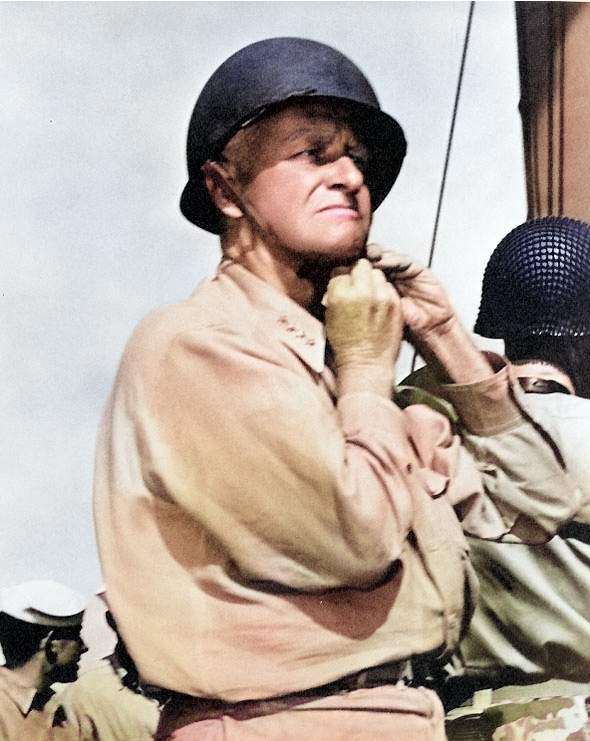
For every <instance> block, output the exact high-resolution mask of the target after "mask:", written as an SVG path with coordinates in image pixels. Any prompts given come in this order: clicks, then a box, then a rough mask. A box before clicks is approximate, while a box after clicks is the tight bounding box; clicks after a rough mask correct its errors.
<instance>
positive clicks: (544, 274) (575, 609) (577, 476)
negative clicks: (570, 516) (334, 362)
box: [449, 216, 590, 719]
mask: <svg viewBox="0 0 590 741" xmlns="http://www.w3.org/2000/svg"><path fill="white" fill-rule="evenodd" d="M589 297H590V225H589V224H586V223H584V222H581V221H578V220H575V219H571V218H568V217H564V216H547V217H543V218H539V219H533V220H530V221H526V222H524V223H523V224H520V225H519V226H517V227H516V228H515V229H513V230H512V231H510V233H509V234H507V235H506V236H505V237H504V239H502V241H501V242H500V243H499V244H498V246H497V248H496V249H495V251H494V252H493V254H492V256H491V257H490V260H489V262H488V264H487V267H486V270H485V274H484V279H483V287H482V294H481V302H480V308H479V314H478V317H477V321H476V324H475V331H476V332H477V333H478V334H479V335H482V336H484V337H489V338H495V339H502V340H504V344H505V352H506V355H507V357H508V358H509V360H510V361H511V364H512V369H513V373H514V375H515V377H516V378H517V379H518V381H519V384H520V385H521V387H522V389H523V390H524V392H525V394H524V395H522V396H520V403H521V404H522V406H523V408H524V409H525V410H526V411H527V412H528V413H529V414H530V415H531V418H532V419H534V420H535V422H537V423H538V424H540V425H541V426H542V427H543V429H544V430H546V431H547V432H548V433H549V434H550V435H551V438H552V440H553V441H554V444H555V445H556V446H557V449H558V450H559V453H560V455H561V456H562V457H563V459H564V462H565V465H566V467H567V469H568V471H569V472H570V474H571V475H572V477H573V479H574V480H575V482H576V484H577V485H578V487H579V488H580V489H582V490H584V491H586V492H587V493H590V455H589V453H588V440H590V400H589V399H588V398H582V397H588V396H590V385H589V379H590V375H589V365H590V354H589V353H590V301H589ZM587 523H588V519H587V518H584V517H583V516H580V517H578V518H576V521H574V522H572V523H569V524H566V525H564V526H563V527H561V528H560V529H559V530H558V532H557V533H556V535H555V536H554V537H553V538H552V539H551V540H549V541H548V542H547V543H545V544H542V545H536V546H534V547H530V546H526V545H522V544H520V545H510V544H507V543H491V542H485V541H482V540H479V539H475V538H470V539H469V540H470V546H471V560H472V563H473V565H474V566H475V568H476V570H477V572H478V576H479V580H480V585H481V593H480V601H479V604H478V607H477V609H476V612H475V615H474V618H473V620H472V622H471V625H470V628H469V631H468V633H467V635H466V637H465V638H464V639H463V641H462V643H461V645H460V651H459V655H458V659H459V661H458V662H457V665H456V666H455V671H458V672H459V674H460V676H457V677H455V678H454V679H453V680H451V682H450V684H449V701H450V702H451V703H452V704H459V703H461V702H462V701H463V700H464V699H465V696H466V695H468V694H470V693H471V692H473V691H474V690H478V689H479V690H481V689H483V688H491V689H494V691H495V693H496V694H495V695H494V699H495V700H497V701H503V702H507V701H509V700H517V699H522V698H523V697H524V696H525V694H524V691H523V688H522V685H527V688H526V697H548V696H561V697H568V696H586V695H587V694H588V682H590V600H589V599H588V584H589V583H590V529H589V527H588V524H587ZM510 687H511V689H510ZM557 707H558V706H554V707H553V709H552V712H556V708H557ZM492 711H493V712H495V713H496V716H497V719H501V708H499V707H495V708H493V709H491V712H492ZM478 712H481V708H479V709H478Z"/></svg>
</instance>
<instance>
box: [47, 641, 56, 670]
mask: <svg viewBox="0 0 590 741" xmlns="http://www.w3.org/2000/svg"><path fill="white" fill-rule="evenodd" d="M44 649H45V658H46V659H47V663H48V664H49V665H50V666H54V665H55V664H57V653H56V651H55V649H54V647H53V640H52V639H51V636H50V637H49V638H48V639H47V641H46V642H45V647H44Z"/></svg>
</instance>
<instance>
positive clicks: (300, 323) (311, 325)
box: [219, 260, 326, 373]
mask: <svg viewBox="0 0 590 741" xmlns="http://www.w3.org/2000/svg"><path fill="white" fill-rule="evenodd" d="M219 270H220V272H223V273H225V274H227V275H228V276H229V277H231V279H232V280H233V281H234V282H235V283H236V284H237V285H238V286H239V287H240V288H241V290H242V291H244V293H245V294H246V295H247V296H248V300H249V301H250V303H251V304H252V306H253V307H254V308H256V309H258V310H261V311H264V312H265V314H267V315H270V316H271V317H274V321H275V323H276V327H277V331H278V334H279V337H280V340H281V342H282V343H283V344H284V345H286V346H287V347H289V348H290V349H291V350H292V351H293V352H294V353H295V354H296V355H297V356H298V357H299V358H301V360H302V361H303V362H304V363H306V365H308V366H309V367H310V368H311V369H312V370H314V371H315V372H316V373H321V372H322V371H323V369H324V363H325V359H324V356H325V351H326V336H325V329H324V325H323V324H322V322H320V321H319V319H316V318H315V317H314V316H312V315H311V314H310V313H309V312H308V311H306V309H304V308H303V307H302V306H299V304H297V303H295V301H293V300H292V299H291V298H289V297H288V296H285V295H284V294H282V293H280V292H279V291H277V290H276V289H275V288H273V287H272V286H271V285H270V284H269V283H265V282H264V281H263V280H262V279H261V278H259V277H258V276H256V275H254V273H251V272H250V271H249V270H247V269H246V268H244V267H243V266H242V265H239V264H238V263H235V262H233V261H231V260H226V261H224V262H222V263H221V265H220V268H219Z"/></svg>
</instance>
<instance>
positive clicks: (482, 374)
mask: <svg viewBox="0 0 590 741" xmlns="http://www.w3.org/2000/svg"><path fill="white" fill-rule="evenodd" d="M416 347H417V349H418V351H419V352H420V355H421V356H422V357H423V358H424V360H425V361H426V362H427V363H428V365H430V366H431V367H432V368H433V370H434V372H435V374H436V376H437V378H438V379H439V381H440V382H441V383H455V384H471V383H476V382H479V381H483V380H485V379H486V378H489V377H490V376H491V375H493V373H494V370H493V368H492V366H491V365H490V363H489V362H488V360H487V358H486V356H485V355H484V354H483V353H481V352H480V351H479V350H478V349H477V348H476V347H475V345H474V344H473V341H472V339H471V337H470V336H469V334H468V333H467V332H466V331H465V329H464V328H463V326H462V325H461V323H460V322H459V320H458V319H457V317H453V319H452V320H451V321H449V322H448V323H447V324H445V325H444V326H443V327H436V328H435V329H433V330H431V331H429V332H427V333H425V334H424V336H423V337H421V338H420V339H417V340H416Z"/></svg>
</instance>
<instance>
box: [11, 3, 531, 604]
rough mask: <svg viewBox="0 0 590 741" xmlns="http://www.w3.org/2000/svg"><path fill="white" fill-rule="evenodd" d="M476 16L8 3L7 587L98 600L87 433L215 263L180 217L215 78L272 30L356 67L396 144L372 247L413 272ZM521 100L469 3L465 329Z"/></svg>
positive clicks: (494, 233)
mask: <svg viewBox="0 0 590 741" xmlns="http://www.w3.org/2000/svg"><path fill="white" fill-rule="evenodd" d="M468 10H469V3H468V2H365V1H363V2H30V3H29V2H6V1H5V2H2V3H0V39H1V42H0V131H1V136H0V162H1V176H0V184H1V185H0V236H1V250H0V379H1V404H0V497H1V502H2V510H1V512H0V586H5V585H9V584H15V583H18V582H20V581H22V580H25V579H32V578H52V579H58V580H60V581H63V582H65V583H67V584H69V585H71V586H73V587H76V588H78V589H80V590H81V591H84V592H86V593H88V594H90V593H92V592H94V591H96V590H97V589H98V588H99V587H100V584H101V577H100V572H99V568H98V562H97V558H96V551H95V545H94V533H93V525H92V511H91V488H92V467H93V453H94V440H95V436H96V430H97V426H98V421H99V416H100V413H101V409H102V407H103V404H104V402H105V399H106V396H107V394H108V391H109V388H110V385H111V382H112V379H113V377H114V374H115V372H116V368H117V364H118V361H119V357H120V355H121V351H122V349H123V346H124V343H125V342H126V340H127V338H128V336H129V334H130V333H131V331H132V329H133V327H134V325H135V324H136V323H137V321H138V320H139V318H140V317H141V316H143V315H144V314H145V313H147V312H148V311H150V310H152V309H153V308H155V307H157V306H159V305H161V304H163V303H168V302H171V301H174V300H175V299H178V298H182V297H185V296H186V295H188V294H189V293H190V292H191V291H192V289H193V288H194V286H195V285H196V284H197V283H198V282H199V281H200V280H201V279H202V278H203V277H204V276H206V275H208V274H210V273H211V272H212V271H213V270H214V269H215V266H216V263H217V259H218V247H217V240H216V238H214V237H213V236H212V235H208V234H206V233H205V232H203V231H201V230H199V229H197V228H196V227H194V226H192V225H191V224H189V222H187V221H186V220H185V219H184V218H183V217H182V216H181V214H180V211H179V209H178V198H179V195H180V192H181V190H182V188H183V186H184V181H185V160H184V147H185V137H186V130H187V126H188V121H189V118H190V114H191V111H192V108H193V105H194V102H195V100H196V97H197V95H198V93H199V91H200V89H201V87H202V86H203V84H204V83H205V81H206V80H207V78H208V77H209V76H210V74H211V73H212V72H213V71H214V69H215V68H216V67H217V66H218V65H219V64H220V63H221V62H222V61H223V60H224V59H225V58H226V57H228V56H229V55H230V54H232V53H233V52H234V51H236V50H237V49H238V48H240V47H242V46H244V45H246V44H247V43H250V42H253V41H257V40H259V39H262V38H266V37H269V36H287V35H291V36H304V37H307V38H312V39H316V40H318V41H322V42H325V43H328V44H331V45H333V46H336V47H337V48H338V49H340V50H341V51H343V52H344V53H346V54H347V55H348V56H350V57H351V58H352V59H353V60H354V61H355V62H356V63H357V64H358V65H359V66H360V67H361V69H362V70H363V71H364V72H365V74H366V75H367V76H368V78H369V79H370V80H371V82H372V83H373V85H374V87H375V89H376V91H377V94H378V97H379V99H380V101H381V104H382V107H383V108H384V109H385V110H386V111H387V112H388V113H390V114H392V115H393V116H395V117H396V118H397V119H398V120H399V121H400V123H401V124H402V126H403V128H404V130H405V133H406V136H407V138H408V141H409V150H408V156H407V158H406V161H405V163H404V166H403V168H402V173H401V176H400V178H399V180H398V182H397V184H396V186H395V188H394V190H393V192H392V194H391V195H390V196H389V197H388V198H387V200H386V201H385V203H384V204H383V205H382V206H381V208H380V209H379V211H378V212H377V215H376V219H375V223H374V228H373V233H372V237H373V239H375V240H377V241H380V242H382V243H383V244H386V245H390V246H392V247H395V248H396V249H399V250H402V251H404V252H411V253H413V254H414V255H415V256H416V257H418V258H419V259H421V260H422V261H426V260H427V257H428V251H429V248H430V242H431V238H432V231H433V226H434V218H435V212H436V205H437V199H438V191H439V187H440V182H441V176H442V170H443V164H444V157H445V148H446V144H447V138H448V133H449V127H450V121H451V113H452V108H453V102H454V95H455V86H456V82H457V76H458V72H459V64H460V58H461V52H462V44H463V37H464V33H465V26H466V21H467V14H468ZM518 98H519V86H518V66H517V54H516V33H515V24H514V6H513V3H511V2H503V1H499V2H478V3H477V4H476V8H475V16H474V21H473V29H472V36H471V43H470V47H469V52H468V57H467V67H466V72H465V79H464V85H463V94H462V100H461V105H460V109H459V117H458V121H457V128H456V132H455V143H454V149H453V153H452V156H451V163H450V170H449V175H448V181H447V190H446V193H445V199H444V203H443V211H442V218H441V222H440V227H439V235H438V241H437V247H436V252H435V258H434V269H435V271H436V272H437V273H438V274H439V276H440V277H441V278H442V279H443V281H444V282H445V284H446V286H447V287H448V290H449V293H450V294H451V296H452V297H453V299H454V301H455V304H456V306H457V308H458V310H459V312H460V315H461V317H462V319H463V321H464V322H465V324H466V325H467V326H468V327H469V328H471V327H472V326H473V322H474V320H475V316H476V313H477V306H478V297H479V290H480V286H481V277H482V274H483V269H484V267H485V264H486V261H487V259H488V257H489V254H490V253H491V251H492V249H493V248H494V246H495V245H496V243H497V242H498V241H499V240H500V239H501V238H502V236H503V235H504V234H505V233H506V232H507V231H509V230H510V229H511V228H512V227H513V226H516V224H518V223H520V222H522V221H524V219H525V218H526V205H525V194H524V175H523V162H522V141H521V129H520V119H519V116H518V108H517V106H518ZM409 357H410V354H408V353H405V354H404V356H403V359H402V362H401V365H400V370H399V373H400V377H401V376H403V375H405V373H406V372H407V371H408V368H409V364H408V363H409Z"/></svg>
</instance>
